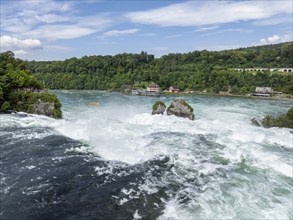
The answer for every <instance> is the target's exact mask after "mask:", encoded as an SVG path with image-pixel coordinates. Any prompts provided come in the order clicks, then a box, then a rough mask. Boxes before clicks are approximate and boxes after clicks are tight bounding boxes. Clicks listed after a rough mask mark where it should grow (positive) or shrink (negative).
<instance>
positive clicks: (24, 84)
mask: <svg viewBox="0 0 293 220" xmlns="http://www.w3.org/2000/svg"><path fill="white" fill-rule="evenodd" d="M38 103H48V104H49V103H52V105H53V108H52V109H51V110H52V111H50V112H48V114H46V112H45V113H44V114H45V115H48V116H50V117H54V118H61V117H62V112H61V103H60V101H59V99H58V98H57V97H56V95H54V94H49V93H48V92H46V91H44V90H43V85H42V83H41V82H40V81H38V80H37V79H36V77H35V76H34V75H32V73H31V72H30V70H29V69H28V68H27V64H26V62H24V61H22V60H20V59H15V58H14V54H13V53H12V52H11V51H8V52H4V53H1V54H0V112H7V111H9V110H14V111H23V112H28V113H38V112H40V111H38V112H35V109H36V108H37V107H38V106H37V104H38ZM45 110H46V109H44V111H45ZM40 114H41V113H40Z"/></svg>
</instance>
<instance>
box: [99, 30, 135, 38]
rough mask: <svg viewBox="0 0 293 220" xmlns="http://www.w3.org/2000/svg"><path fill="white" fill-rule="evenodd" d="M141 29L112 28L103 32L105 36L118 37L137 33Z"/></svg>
mask: <svg viewBox="0 0 293 220" xmlns="http://www.w3.org/2000/svg"><path fill="white" fill-rule="evenodd" d="M138 31H139V29H126V30H112V31H107V32H105V33H103V36H105V37H117V36H125V35H129V34H135V33H137V32H138Z"/></svg>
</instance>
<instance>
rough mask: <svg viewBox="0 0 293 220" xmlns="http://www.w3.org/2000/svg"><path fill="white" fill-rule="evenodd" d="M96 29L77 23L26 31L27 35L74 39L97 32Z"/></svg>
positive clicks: (50, 38) (53, 38)
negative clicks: (77, 24)
mask: <svg viewBox="0 0 293 220" xmlns="http://www.w3.org/2000/svg"><path fill="white" fill-rule="evenodd" d="M95 32H96V30H95V29H92V28H87V27H78V26H75V25H47V26H42V27H40V28H38V29H35V30H33V31H29V32H27V33H24V35H26V36H33V37H41V38H45V39H48V40H58V39H74V38H78V37H82V36H85V35H89V34H92V33H95Z"/></svg>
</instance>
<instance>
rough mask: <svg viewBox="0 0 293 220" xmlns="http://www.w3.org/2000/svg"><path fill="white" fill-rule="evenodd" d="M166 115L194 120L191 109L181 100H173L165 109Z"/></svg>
mask: <svg viewBox="0 0 293 220" xmlns="http://www.w3.org/2000/svg"><path fill="white" fill-rule="evenodd" d="M167 115H176V116H178V117H183V118H189V119H190V120H194V114H193V108H192V107H191V106H190V105H189V104H188V103H187V102H186V101H185V100H183V99H173V101H172V103H171V104H170V106H169V107H168V109H167Z"/></svg>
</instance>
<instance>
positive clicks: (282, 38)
mask: <svg viewBox="0 0 293 220" xmlns="http://www.w3.org/2000/svg"><path fill="white" fill-rule="evenodd" d="M292 40H293V39H292V35H289V34H286V35H283V36H278V35H273V36H271V37H268V38H262V39H260V40H259V42H258V43H253V45H265V44H277V43H282V42H288V41H292Z"/></svg>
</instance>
